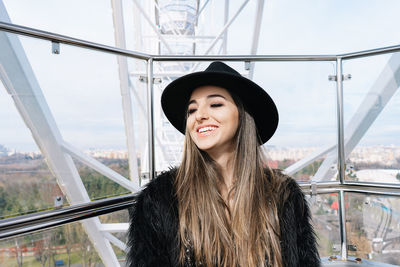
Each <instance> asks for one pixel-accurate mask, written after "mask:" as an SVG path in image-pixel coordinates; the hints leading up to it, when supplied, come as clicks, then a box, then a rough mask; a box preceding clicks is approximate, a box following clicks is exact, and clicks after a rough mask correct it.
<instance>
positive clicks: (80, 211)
mask: <svg viewBox="0 0 400 267" xmlns="http://www.w3.org/2000/svg"><path fill="white" fill-rule="evenodd" d="M299 185H300V187H301V188H302V190H303V192H304V193H305V194H309V193H311V192H312V189H311V187H312V185H313V184H312V183H299ZM316 186H317V190H316V192H317V194H327V193H339V192H340V191H344V192H349V193H364V194H365V193H366V194H373V195H387V196H395V197H400V185H399V186H396V187H394V186H393V187H391V188H384V187H382V186H383V184H373V183H368V184H356V183H354V184H343V185H341V184H340V183H339V182H338V181H330V182H318V183H316ZM134 199H135V195H134V194H129V195H124V196H119V197H114V198H109V199H104V200H97V201H92V202H89V203H85V204H78V205H72V206H69V207H65V208H61V209H55V210H51V211H44V212H38V213H34V214H27V215H23V216H18V217H14V218H9V219H4V220H0V239H3V238H9V237H14V236H18V235H22V234H27V233H31V232H35V231H39V230H44V229H47V228H51V227H55V226H60V225H64V224H67V223H71V222H76V221H80V220H83V219H88V218H92V217H96V216H99V215H103V214H107V213H111V212H114V211H118V210H122V209H127V208H129V207H130V206H131V205H132V204H133V203H134Z"/></svg>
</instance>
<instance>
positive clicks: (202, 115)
mask: <svg viewBox="0 0 400 267" xmlns="http://www.w3.org/2000/svg"><path fill="white" fill-rule="evenodd" d="M206 119H208V112H207V110H206V109H205V108H198V109H197V112H196V120H197V121H202V120H206Z"/></svg>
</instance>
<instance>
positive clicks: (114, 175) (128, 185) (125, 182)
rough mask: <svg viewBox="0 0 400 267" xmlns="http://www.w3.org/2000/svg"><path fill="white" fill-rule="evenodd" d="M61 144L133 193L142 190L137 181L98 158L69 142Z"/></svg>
mask: <svg viewBox="0 0 400 267" xmlns="http://www.w3.org/2000/svg"><path fill="white" fill-rule="evenodd" d="M61 146H62V148H63V149H64V151H65V152H67V153H68V154H70V155H71V156H72V157H74V158H76V159H77V160H79V161H80V162H82V163H83V164H85V165H87V166H88V167H90V168H92V169H94V170H96V171H98V172H99V173H101V174H102V175H104V176H106V177H107V178H109V179H110V180H112V181H114V182H116V183H117V184H119V185H120V186H123V187H124V188H126V189H128V190H130V191H131V192H132V193H134V192H137V191H139V190H140V186H139V185H138V184H137V183H134V182H133V181H130V180H129V179H128V178H125V177H124V176H122V175H121V174H119V173H117V172H116V171H114V170H112V169H110V168H109V167H107V166H105V165H104V164H102V163H101V162H99V161H97V160H96V159H94V158H92V157H90V156H88V155H86V154H85V153H83V152H81V151H80V150H79V149H78V148H76V147H74V146H73V145H71V144H68V143H67V142H63V143H62V144H61Z"/></svg>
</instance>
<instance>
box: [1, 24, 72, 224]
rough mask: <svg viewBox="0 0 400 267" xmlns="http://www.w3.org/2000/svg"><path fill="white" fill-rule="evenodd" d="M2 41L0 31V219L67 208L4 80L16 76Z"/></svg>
mask: <svg viewBox="0 0 400 267" xmlns="http://www.w3.org/2000/svg"><path fill="white" fill-rule="evenodd" d="M3 38H4V34H3V33H2V32H0V46H1V47H2V48H1V49H0V62H1V63H2V66H0V67H1V68H2V70H3V71H2V72H1V73H0V74H1V75H0V122H1V130H0V219H3V218H6V217H12V216H16V215H19V214H25V213H31V212H34V211H40V210H46V209H51V208H54V207H60V206H64V205H68V203H67V201H66V198H65V196H64V194H63V192H62V191H61V189H60V187H59V186H58V184H57V181H56V178H55V177H54V175H53V174H52V172H51V171H50V170H49V168H48V166H47V162H46V158H45V156H44V155H42V153H41V151H40V150H39V148H38V146H37V145H36V143H35V140H34V139H33V138H32V133H31V132H30V130H29V128H28V127H27V126H26V123H25V122H24V119H23V118H22V117H21V115H20V113H19V112H18V110H17V108H16V105H15V102H14V100H13V99H14V98H13V96H12V95H11V93H12V91H11V88H9V86H12V84H11V85H10V84H9V83H8V82H6V79H7V80H11V78H10V77H11V76H14V75H17V74H16V73H15V72H13V70H12V69H10V67H11V66H12V64H13V63H12V62H11V61H10V57H7V55H6V54H7V53H9V52H10V50H9V47H8V46H6V45H4V46H2V42H3V40H4V39H3ZM18 80H19V81H20V82H22V79H20V78H18ZM6 86H7V88H6ZM14 88H15V87H14ZM8 92H9V93H8ZM27 98H28V99H29V98H30V97H27Z"/></svg>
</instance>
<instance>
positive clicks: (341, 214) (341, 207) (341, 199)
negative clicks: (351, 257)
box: [338, 190, 347, 261]
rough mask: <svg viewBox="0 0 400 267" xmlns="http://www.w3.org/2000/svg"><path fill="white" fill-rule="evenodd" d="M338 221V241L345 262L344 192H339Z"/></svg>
mask: <svg viewBox="0 0 400 267" xmlns="http://www.w3.org/2000/svg"><path fill="white" fill-rule="evenodd" d="M338 198H339V221H340V240H341V252H342V255H341V257H342V260H343V261H345V260H347V236H346V210H345V204H344V201H345V200H344V191H343V190H340V191H339V196H338Z"/></svg>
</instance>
